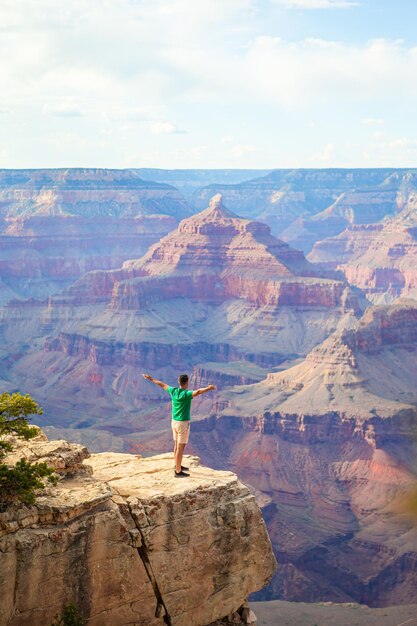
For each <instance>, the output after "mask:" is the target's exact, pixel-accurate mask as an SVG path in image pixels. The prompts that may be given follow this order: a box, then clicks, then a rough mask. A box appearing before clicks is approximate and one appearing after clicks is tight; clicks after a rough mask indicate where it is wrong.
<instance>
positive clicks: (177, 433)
mask: <svg viewBox="0 0 417 626" xmlns="http://www.w3.org/2000/svg"><path fill="white" fill-rule="evenodd" d="M143 378H145V379H146V380H150V381H151V383H154V384H155V385H158V387H161V389H163V390H164V391H167V392H168V393H169V395H170V396H171V400H172V434H173V436H174V459H175V470H174V472H175V476H176V477H177V478H180V477H181V478H183V477H184V476H189V474H187V470H188V467H184V466H183V465H182V457H183V454H184V448H185V446H186V445H187V443H188V438H189V436H190V419H191V415H190V410H191V401H192V399H193V398H196V397H197V396H201V395H202V394H203V393H207V392H208V391H212V390H214V389H216V387H215V385H209V386H208V387H203V388H202V389H197V390H196V391H190V390H189V389H188V376H187V374H181V376H180V377H179V378H178V384H179V387H170V386H169V385H167V384H166V383H163V382H162V381H160V380H156V379H155V378H152V376H150V375H149V374H143Z"/></svg>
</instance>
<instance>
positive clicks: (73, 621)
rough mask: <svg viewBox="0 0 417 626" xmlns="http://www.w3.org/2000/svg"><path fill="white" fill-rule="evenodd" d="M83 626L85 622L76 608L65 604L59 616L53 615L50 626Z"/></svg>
mask: <svg viewBox="0 0 417 626" xmlns="http://www.w3.org/2000/svg"><path fill="white" fill-rule="evenodd" d="M85 624H86V621H85V619H84V618H83V617H82V616H81V615H80V614H79V612H78V609H77V607H76V606H74V604H67V606H64V610H63V611H62V615H61V616H59V615H55V619H54V621H53V622H52V624H51V626H85Z"/></svg>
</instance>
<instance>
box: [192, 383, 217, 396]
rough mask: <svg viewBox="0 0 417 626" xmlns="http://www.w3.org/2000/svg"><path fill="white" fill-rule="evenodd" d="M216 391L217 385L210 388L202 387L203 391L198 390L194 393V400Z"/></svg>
mask: <svg viewBox="0 0 417 626" xmlns="http://www.w3.org/2000/svg"><path fill="white" fill-rule="evenodd" d="M215 389H216V385H209V386H208V387H202V388H201V389H196V390H195V391H193V398H196V397H197V396H202V395H203V393H207V392H208V391H214V390H215Z"/></svg>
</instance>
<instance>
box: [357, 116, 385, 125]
mask: <svg viewBox="0 0 417 626" xmlns="http://www.w3.org/2000/svg"><path fill="white" fill-rule="evenodd" d="M361 122H362V124H365V126H383V124H384V120H383V119H381V118H375V117H365V118H363V119H362V120H361Z"/></svg>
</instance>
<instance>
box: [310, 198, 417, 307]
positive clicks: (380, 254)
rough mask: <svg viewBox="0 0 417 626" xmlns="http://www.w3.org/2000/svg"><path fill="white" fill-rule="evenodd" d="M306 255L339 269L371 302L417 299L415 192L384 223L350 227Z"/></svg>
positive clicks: (317, 245)
mask: <svg viewBox="0 0 417 626" xmlns="http://www.w3.org/2000/svg"><path fill="white" fill-rule="evenodd" d="M309 258H310V259H311V260H312V261H314V262H317V263H320V264H321V265H322V266H323V267H328V268H333V269H339V270H341V271H342V272H343V273H344V275H345V276H346V279H347V280H348V281H349V282H350V283H351V284H353V285H356V286H357V287H359V288H360V289H362V290H363V291H364V292H365V293H366V294H367V296H368V297H369V298H370V299H372V300H373V301H374V302H384V301H385V302H387V301H391V302H392V301H394V300H395V299H396V298H398V297H400V296H402V297H412V298H417V195H416V194H411V195H410V196H409V199H408V202H407V204H406V206H405V208H404V209H403V211H401V213H399V214H398V215H397V216H396V217H395V218H392V219H390V220H386V221H385V222H384V223H383V224H372V225H369V226H355V227H353V226H352V227H350V228H348V229H346V230H344V231H343V232H342V233H340V234H339V235H338V236H337V237H332V238H328V239H324V240H323V241H319V242H318V243H316V244H315V246H314V247H313V250H312V251H311V253H310V255H309Z"/></svg>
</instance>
